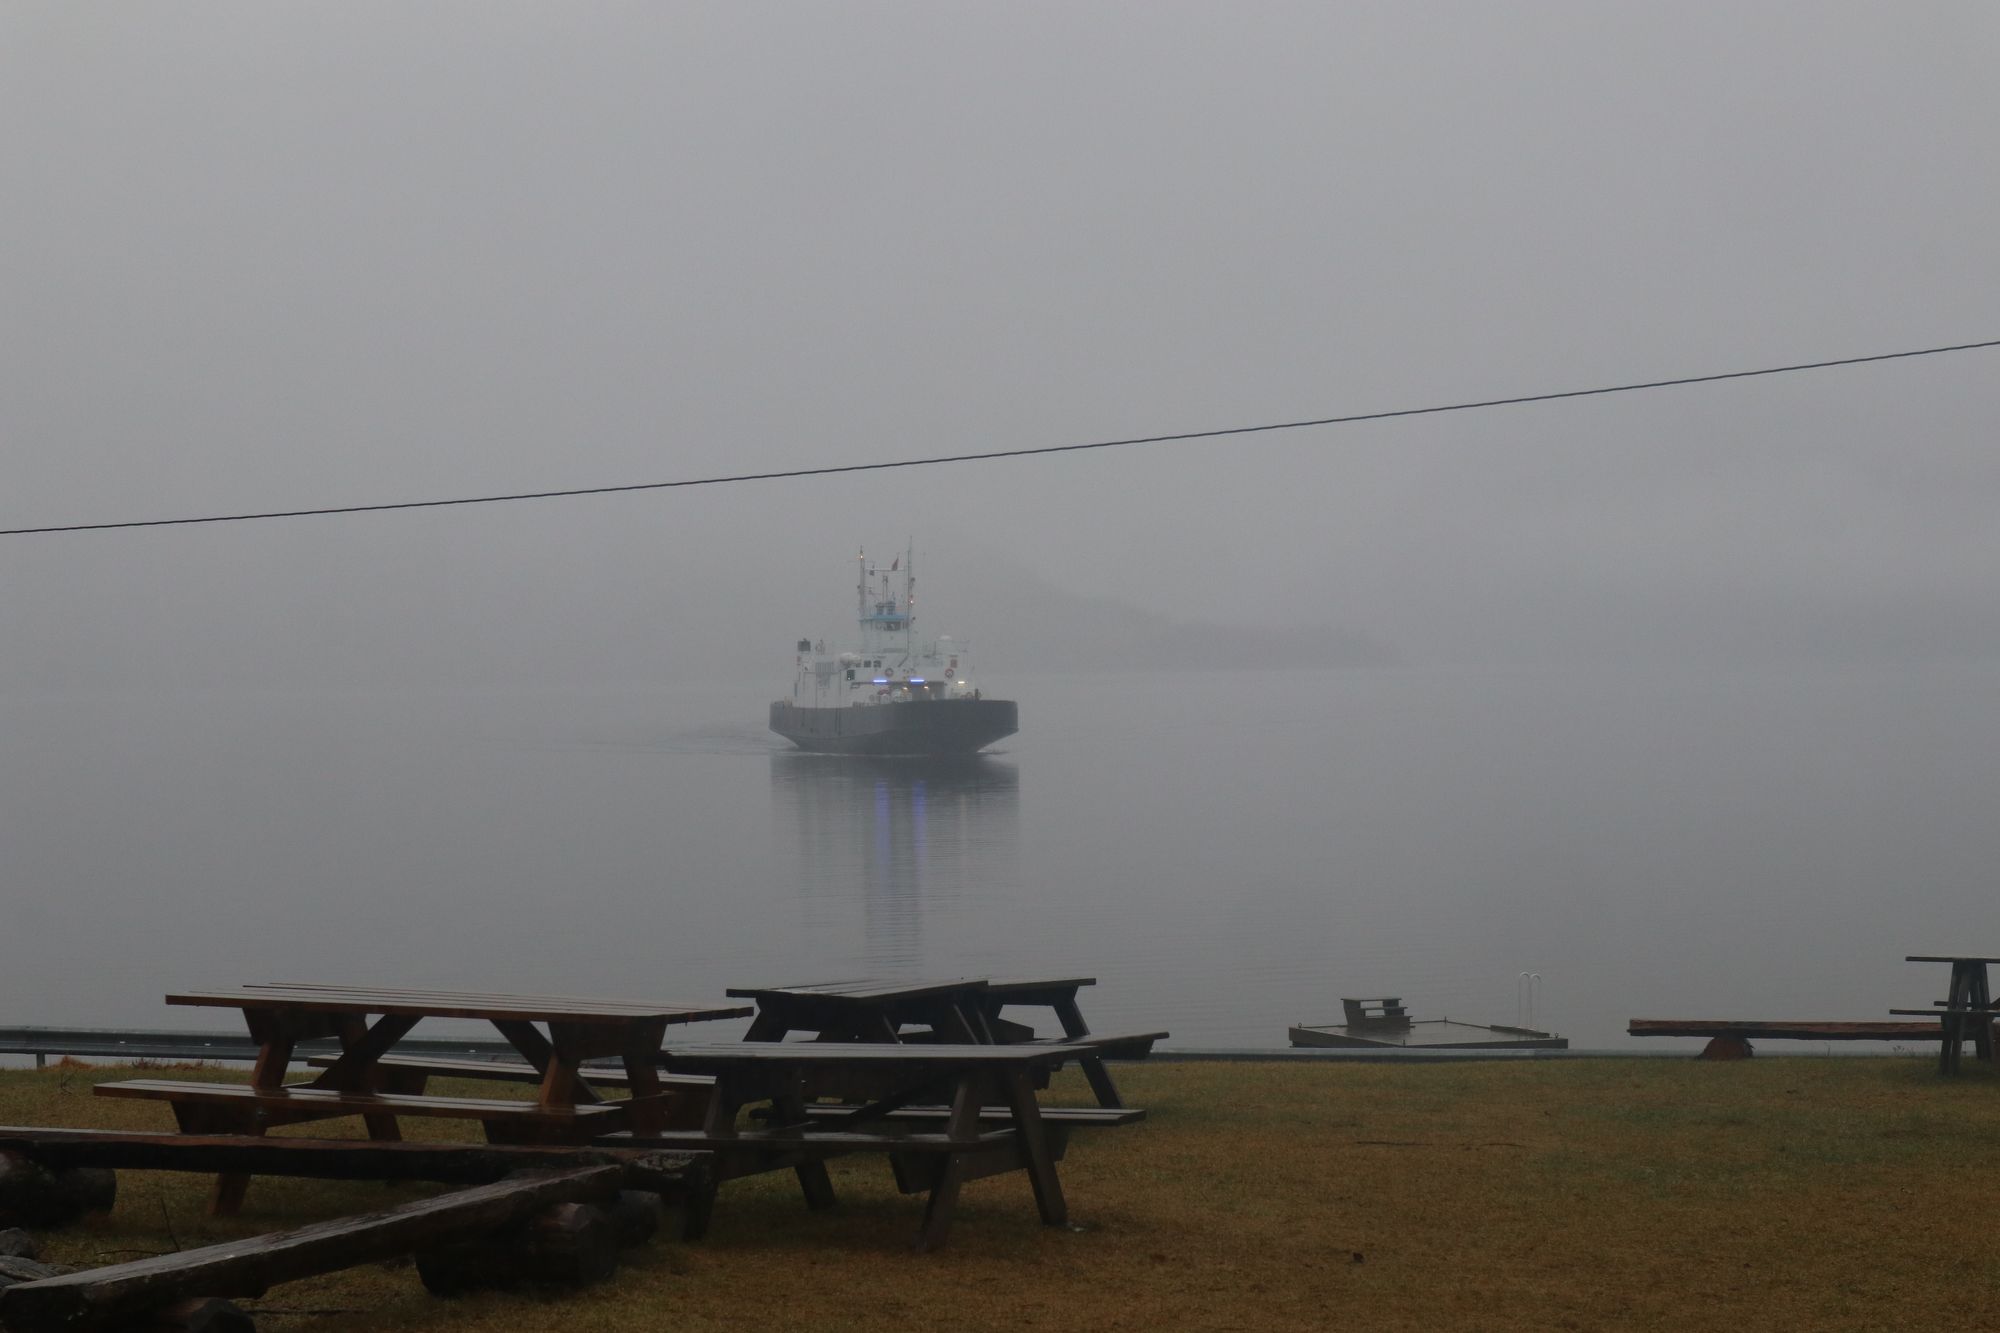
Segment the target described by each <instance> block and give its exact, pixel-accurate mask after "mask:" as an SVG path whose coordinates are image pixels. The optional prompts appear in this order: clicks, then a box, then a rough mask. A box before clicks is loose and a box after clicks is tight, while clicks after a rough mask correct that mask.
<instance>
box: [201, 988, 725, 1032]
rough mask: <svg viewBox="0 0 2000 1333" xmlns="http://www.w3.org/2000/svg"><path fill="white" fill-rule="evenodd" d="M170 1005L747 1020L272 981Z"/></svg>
mask: <svg viewBox="0 0 2000 1333" xmlns="http://www.w3.org/2000/svg"><path fill="white" fill-rule="evenodd" d="M166 1000H167V1003H168V1004H184V1005H199V1006H209V1007H213V1008H227V1009H245V1010H251V1009H284V1010H292V1011H295V1012H303V1013H329V1014H355V1013H362V1014H403V1015H410V1014H415V1015H418V1016H421V1017H425V1018H481V1019H487V1020H495V1019H499V1020H504V1021H513V1022H530V1023H542V1022H552V1023H624V1022H634V1021H665V1022H668V1023H696V1022H703V1021H706V1020H709V1019H722V1018H748V1017H750V1015H751V1014H752V1013H753V1012H754V1010H752V1008H751V1007H750V1006H748V1005H727V1004H713V1003H710V1004H689V1003H686V1002H655V1001H638V1000H614V999H591V998H587V997H582V996H574V995H512V994H503V993H499V992H487V991H447V990H406V989H392V988H389V987H373V986H329V985H318V984H307V983H294V982H270V983H262V984H251V985H244V986H234V987H229V988H225V989H218V990H191V991H181V992H178V993H175V994H171V995H168V996H167V997H166Z"/></svg>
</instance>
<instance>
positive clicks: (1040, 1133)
mask: <svg viewBox="0 0 2000 1333" xmlns="http://www.w3.org/2000/svg"><path fill="white" fill-rule="evenodd" d="M1007 1108H1008V1109H1009V1110H1010V1111H1012V1112H1013V1113H1014V1132H1015V1134H1017V1135H1019V1136H1020V1140H1021V1155H1022V1156H1023V1157H1025V1158H1027V1161H1028V1181H1029V1183H1030V1184H1032V1185H1033V1186H1034V1187H1035V1206H1036V1207H1037V1208H1039V1209H1040V1210H1041V1213H1042V1223H1043V1225H1045V1226H1052V1227H1059V1226H1061V1225H1063V1223H1065V1222H1067V1221H1069V1205H1068V1204H1066V1203H1065V1202H1064V1201H1063V1192H1062V1181H1060V1180H1058V1179H1057V1178H1056V1164H1055V1159H1054V1157H1052V1156H1051V1155H1050V1150H1049V1136H1048V1129H1047V1127H1046V1126H1045V1125H1043V1124H1042V1111H1041V1107H1039V1106H1037V1105H1036V1104H1035V1085H1034V1083H1033V1082H1032V1081H1031V1080H1030V1079H1029V1077H1028V1074H1027V1071H1026V1070H1014V1071H1012V1072H1010V1073H1009V1074H1008V1075H1007Z"/></svg>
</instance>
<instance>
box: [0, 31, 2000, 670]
mask: <svg viewBox="0 0 2000 1333" xmlns="http://www.w3.org/2000/svg"><path fill="white" fill-rule="evenodd" d="M1996 57H2000V16H1996V14H1995V12H1994V11H1993V10H1992V8H1991V7H1989V6H1983V5H1921V6H1895V7H1886V6H1848V5H1828V4H1822V3H1813V4H1798V5H1765V6H1757V7H1754V8H1751V9H1744V8H1742V7H1739V6H1721V5H1703V6H1657V7H1646V8H1637V7H1606V6H1598V5H1589V4H1554V5H1550V4H1527V5H1509V6H1504V7H1488V6H1473V5H1463V6H1432V7H1413V6H1355V5H1337V6H1329V5H1320V4H1298V5H1262V6H1257V7H1254V8H1247V9H1246V8H1242V7H1234V6H1230V7H1223V6H1206V5H1162V4H1157V3H1147V4H1143V5H1142V4H1122V5H1112V4H1106V5H1094V6H1072V5H1057V4H1049V5H1025V4H1016V5H1003V6H923V5H869V4H846V5H840V6H809V5H758V4H741V3H730V4H717V5H706V6H690V5H677V6H656V5H595V6H570V5H563V6H554V5H547V6H526V5H495V4H469V3H467V4H438V5H427V6H406V5H400V4H345V5H340V6H329V7H320V8H313V9H301V8H298V7H289V6H287V7H268V6H261V5H233V6H232V5H221V6H204V7H199V8H186V7H155V8H146V9H140V10H129V9H127V10H119V11H108V10H104V9H101V8H97V7H87V6H74V5H68V4H31V3H21V4H14V5H10V6H8V8H7V9H6V11H5V14H4V15H0V124H4V125H5V126H6V127H7V128H6V129H5V130H4V131H0V174H4V179H5V180H6V181H7V190H6V205H5V207H4V209H0V290H4V292H5V308H6V311H7V315H6V318H5V320H4V321H0V462H4V468H5V472H4V480H5V484H4V486H0V526H6V527H23V526H35V525H44V524H61V523H85V522H103V521H116V520H125V519H135V518H164V517H183V516H191V515H205V514H223V513H232V512H242V511H260V510H268V509H293V508H311V507H319V506H339V505H357V504H370V503H382V502H394V501H406V500H424V499H439V498H446V497H455V496H475V495H488V494H500V493H510V492H518V491H537V490H546V489H559V488H568V487H582V486H596V485H618V484H629V483H639V482H652V481H666V480H675V479H684V478H698V477H703V476H708V475H717V474H729V473H737V472H744V471H766V470H777V469H786V468H797V467H814V466H826V465H836V464H844V463H853V462H868V461H877V460H889V459H897V458H908V457H921V456H926V455H933V454H943V453H961V452H969V451H979V450H998V449H1010V448H1027V447H1037V446H1044V445H1054V444H1068V443H1077V442H1085V441H1091V440H1096V439H1103V438H1113V437H1125V436H1131V435H1144V434H1154V433H1165V432H1172V431H1186V430H1201V429H1209V428H1217V427H1225V426H1235V425H1244V424H1252V423H1258V422H1266V421H1283V420H1292V419H1299V418H1302V417H1317V416H1326V415H1335V414H1344V413H1351V412H1367V411H1376V410H1384V409H1393V408H1402V407H1412V406H1422V405H1427V404H1433V403H1444V402H1453V401H1461V400H1465V399H1475V398H1484V397H1490V396H1502V395H1511V394H1520V393H1532V392H1537V391H1548V390H1562V389H1573V388H1586V387H1591V386H1594V385H1599V384H1612V383H1621V382H1627V381H1632V380H1641V379H1651V378H1657V377H1665V376H1674V375H1687V374H1700V373H1705V372H1711V371H1722V370H1732V369H1745V368H1751V367H1756V366H1763V365H1773V364H1782V363H1785V362H1788V361H1799V360H1814V359H1820V358H1828V357H1839V356H1849V355H1862V354H1868V353H1872V352H1882V351H1894V350H1899V349H1903V348H1911V347H1923V346H1932V345H1938V344H1944V343H1952V342H1963V341H1971V340H1976V339H1981V338H1985V337H1990V336H1993V335H1994V334H1995V326H1994V324H1993V311H1994V310H1995V309H1996V302H1995V297H1996V295H2000V248H1996V247H1995V245H1994V244H1993V237H1994V235H1995V234H1996V222H2000V207H1996V202H1997V201H2000V186H1996V185H1995V181H1996V180H2000V172H1996V170H1995V162H1994V152H1993V137H1992V126H1993V125H1994V124H1996V123H2000V85H1996V83H1995V82H1994V80H1993V79H1992V78H1991V70H1992V69H1993V67H1994V64H1995V59H1996ZM1994 358H1995V353H1994V352H1991V351H1985V352H1967V353H1959V354H1955V355H1950V356H1940V357H1935V358H1929V359H1923V360H1915V361H1906V362H1893V363H1888V364H1882V365H1873V366H1865V367H1857V368H1853V369H1846V370H1830V371H1817V372H1809V373H1802V374H1798V375H1793V376H1787V377H1781V378H1771V379H1755V380H1748V381H1739V382H1733V383H1725V384H1715V385H1704V386H1694V387H1688V388H1678V389H1671V390H1662V391H1656V392H1651V393H1646V394H1632V395H1620V396H1614V397H1608V398H1599V399H1589V400H1583V401H1572V402H1561V403H1552V404H1545V405H1538V406H1529V407H1515V408H1504V409H1495V410H1491V411H1485V412H1478V413H1465V414H1453V415H1446V416H1438V417H1426V418H1418V419H1414V420H1403V421H1391V422H1382V423H1374V424H1367V425H1358V426H1346V427H1335V428H1325V429H1315V430H1303V431H1296V432H1290V433H1283V434H1272V435H1257V436H1247V437H1237V438H1227V439H1221V440H1208V441H1192V442H1185V443H1175V444H1161V445H1146V446H1133V447H1128V448H1122V449H1114V450H1107V451H1102V452H1094V453H1085V454H1071V455H1061V456H1056V457H1051V458H1039V459H1028V460H1020V461H1006V462H986V463H971V464H963V465H954V466H940V467H926V468H918V469H913V470H909V471H900V472H874V473H863V474H858V475H849V476H837V477H822V478H813V479H801V480H791V481H776V482H761V483H751V484H742V485H734V486H718V487H706V488H691V489H678V490H666V491H649V492H640V493H635V494H626V495H614V496H602V497H592V498H578V499H562V500H549V501H542V502H535V503H518V504H508V505H498V506H487V507H473V508H464V509H426V510H414V511H404V512H396V513H387V514H373V515H359V516H347V517H325V518H307V519H293V520H283V521H270V522H261V523H241V524H223V525H217V526H212V527H186V528H163V529H141V530H135V531H127V532H113V533H101V534H71V535H58V536H36V537H9V538H5V539H4V541H5V543H6V547H5V549H6V553H7V557H8V559H7V577H6V578H5V579H4V580H0V607H4V612H5V622H4V623H5V627H6V632H5V634H4V635H0V679H4V680H6V681H7V682H9V684H8V686H7V688H9V689H20V688H35V689H44V688H50V689H52V688H78V687H91V686H95V685H114V684H115V685H117V686H118V687H120V688H150V687H154V686H161V687H174V688H183V687H204V686H209V685H215V686H220V687H232V688H233V687H242V686H249V685H267V684H268V685H285V684H298V683H310V684H313V685H315V686H326V687H356V688H367V687H369V686H371V685H373V684H376V683H382V682H399V683H400V682H407V681H423V682H426V683H432V684H442V685H450V684H455V683H481V682H499V683H505V682H509V681H517V680H518V681H538V682H567V681H579V680H590V679H598V680H608V681H624V682H643V681H645V680H647V679H650V678H653V677H656V676H659V675H662V674H665V673H673V674H677V675H705V676H725V675H726V676H729V677H732V678H735V677H741V676H743V675H745V674H746V673H768V674H771V675H773V678H774V680H775V679H776V677H777V675H778V674H779V673H782V672H783V671H784V670H785V668H786V665H787V649H788V646H789V644H790V642H791V640H793V639H794V638H796V637H797V636H799V635H800V634H802V633H813V634H820V633H825V634H839V633H842V632H843V631H844V630H845V628H846V616H847V612H848V606H849V590H850V588H851V569H852V566H851V563H850V561H851V557H852V555H853V552H854V550H855V548H856V547H857V546H860V545H867V546H869V547H870V548H871V549H876V550H887V549H891V548H896V549H900V548H901V547H902V546H903V545H904V544H905V543H906V542H908V541H914V543H915V545H916V548H917V552H918V559H919V561H920V563H921V568H922V569H923V570H924V595H925V599H926V606H925V612H926V615H927V618H928V620H929V622H930V623H929V628H931V629H932V630H935V631H945V632H954V633H958V634H961V635H965V636H970V637H973V638H974V639H975V641H981V642H985V643H987V644H988V645H989V649H990V651H991V652H993V653H1000V654H1003V655H1004V660H1007V661H1009V662H1011V663H1013V664H1016V665H1018V666H1022V667H1026V666H1031V665H1032V666H1035V667H1040V668H1049V667H1057V668H1060V667H1063V666H1070V665H1075V666H1099V665H1124V666H1135V665H1148V664H1160V663H1162V662H1163V661H1167V660H1169V659H1171V658H1173V657H1174V656H1175V653H1174V651H1173V647H1172V645H1173V644H1174V643H1175V641H1176V635H1175V632H1174V631H1175V630H1176V629H1177V627H1185V630H1186V634H1185V636H1184V639H1183V641H1184V642H1186V643H1189V644H1194V643H1197V642H1199V643H1204V644H1213V643H1215V642H1217V641H1218V640H1220V641H1223V642H1226V641H1227V640H1228V639H1229V638H1230V636H1231V634H1232V632H1240V633H1241V634H1243V635H1245V636H1247V637H1246V638H1245V642H1246V643H1250V644H1254V645H1256V648H1255V650H1254V651H1247V652H1246V653H1245V656H1247V657H1250V658H1253V659H1257V660H1253V661H1252V662H1250V663H1249V664H1251V665H1256V664H1259V662H1261V661H1272V660H1280V659H1289V660H1291V661H1294V662H1296V661H1297V660H1299V659H1308V660H1328V661H1355V662H1367V663H1378V664H1379V663H1384V662H1405V663H1407V662H1420V663H1438V662H1472V663H1482V662H1509V663H1557V662H1563V661H1569V660H1584V661H1606V662H1631V663H1644V664H1646V665H1648V666H1649V667H1651V666H1658V665H1661V664H1674V663H1680V662H1686V663H1690V664H1714V663H1718V662H1722V663H1728V662H1736V661H1744V660H1750V661H1758V662H1773V661H1775V662H1787V663H1800V664H1811V663H1814V662H1830V663H1842V662H1849V661H1853V660H1856V659H1866V660H1869V661H1871V662H1881V661H1904V660H1936V659H1959V658H1965V657H1982V656H1991V655H1993V654H1995V653H1996V652H2000V619H1996V612H1995V607H1996V605H2000V601H1996V598H1995V596H1994V593H1995V588H1994V583H1995V579H1996V576H2000V558H1997V557H2000V549H1996V547H2000V526H1996V525H1995V523H1994V522H1993V521H1992V515H1993V506H1994V501H1995V498H1996V495H2000V452H1996V451H1995V450H1994V448H1993V447H1992V445H1993V442H1992V438H1991V432H1992V422H1993V419H1994V408H1995V405H1996V400H2000V387H1996V386H2000V376H1997V375H1996V374H1995V360H1994ZM1052 607H1061V608H1063V609H1064V610H1063V614H1062V615H1050V614H1044V611H1046V609H1047V608H1052ZM1037 608H1042V610H1038V609H1037ZM1135 623H1142V624H1143V625H1145V626H1149V627H1150V628H1148V629H1146V631H1145V632H1144V633H1142V634H1139V635H1138V638H1139V639H1140V640H1143V642H1144V644H1145V651H1144V652H1143V653H1139V654H1135V655H1136V656H1139V657H1141V658H1143V659H1145V660H1143V661H1139V662H1134V661H1131V660H1130V659H1129V658H1121V654H1120V653H1119V652H1118V651H1114V650H1113V649H1112V648H1108V647H1107V646H1106V644H1107V643H1108V644H1113V645H1115V644H1117V643H1119V642H1121V641H1123V642H1130V641H1131V636H1130V635H1128V634H1127V633H1126V631H1127V630H1129V629H1130V628H1131V626H1132V625H1133V624H1135ZM1094 628H1095V629H1105V630H1109V631H1116V632H1113V633H1106V634H1104V635H1103V636H1101V637H1102V640H1103V641H1099V639H1098V638H1094V637H1093V633H1094ZM1196 656H1200V657H1203V658H1204V663H1203V664H1204V665H1215V662H1214V657H1215V656H1216V653H1215V652H1214V651H1211V650H1210V649H1207V648H1204V649H1202V650H1201V651H1200V652H1198V653H1196ZM774 688H775V686H774Z"/></svg>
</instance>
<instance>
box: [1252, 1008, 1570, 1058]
mask: <svg viewBox="0 0 2000 1333" xmlns="http://www.w3.org/2000/svg"><path fill="white" fill-rule="evenodd" d="M1340 1006H1341V1009H1342V1010H1343V1011H1344V1012H1345V1015H1346V1021H1345V1022H1343V1023H1302V1024H1297V1025H1295V1026H1293V1027H1292V1029H1291V1039H1292V1045H1294V1046H1346V1047H1377V1048H1383V1047H1388V1048H1400V1049H1404V1050H1428V1051H1477V1050H1507V1051H1566V1050H1568V1049H1569V1038H1568V1037H1558V1036H1557V1035H1556V1034H1555V1033H1553V1032H1542V1031H1539V1030H1537V1029H1535V1028H1524V1027H1508V1026H1506V1025H1504V1024H1500V1023H1462V1022H1459V1021H1458V1020H1457V1019H1452V1018H1411V1017H1410V1014H1409V1010H1407V1009H1406V1008H1404V1006H1403V1002H1402V1000H1401V999H1399V998H1397V997H1395V996H1388V997H1385V998H1381V999H1369V1000H1361V999H1348V998H1345V997H1343V998H1342V1000H1341V1001H1340Z"/></svg>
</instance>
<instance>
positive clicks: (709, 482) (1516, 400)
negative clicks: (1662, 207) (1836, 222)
mask: <svg viewBox="0 0 2000 1333" xmlns="http://www.w3.org/2000/svg"><path fill="white" fill-rule="evenodd" d="M1992 347H2000V338H1989V339H1987V340H1986V341H1984V342H1973V343H1954V344H1952V345H1951V346H1949V347H1919V348H1915V349H1913V350H1911V351H1906V352H1877V353H1875V354H1874V355H1872V356H1846V357H1840V358H1838V359H1835V360H1832V361H1802V362H1798V363H1796V364H1794V365H1788V366H1765V367H1763V368H1761V369H1758V370H1725V371H1719V372H1717V373H1715V374H1712V375H1683V376H1680V377H1679V378H1677V379H1666V380H1644V381H1641V382H1639V383H1636V384H1609V385H1603V386H1600V387H1598V388H1595V389H1563V390H1559V391H1557V392H1554V393H1524V394H1516V395H1514V396H1513V397H1510V398H1481V399H1476V400H1474V401H1471V402H1464V403H1440V404H1434V405H1432V406H1430V407H1399V408H1392V409H1390V410H1388V411H1384V412H1355V413H1350V414H1348V415H1346V416H1337V417H1314V418H1312V419H1310V420H1306V421H1272V422H1266V423H1264V424H1262V425H1257V426H1224V427H1220V428H1218V429H1215V430H1188V431H1178V432H1175V433H1174V434H1171V435H1135V436H1131V437H1129V438H1127V439H1121V440H1092V441H1089V442H1088V443H1084V444H1047V445H1040V446H1037V447H1033V448H1027V449H992V450H987V451H985V452H982V453H973V454H939V455H935V456H932V457H929V458H898V459H892V460H889V461H887V462H880V463H840V464H832V465H829V466H826V467H802V468H787V469H784V470H783V471H777V472H739V473H734V474H732V475H729V476H720V477H685V478H682V479H681V480H678V481H641V482H631V483H627V484H625V485H621V486H577V487H572V488H570V489H567V490H560V491H521V492H518V493H515V494H511V495H469V496H459V497H456V498H453V499H448V500H397V501H391V502H388V503H383V504H363V505H328V506H324V507H321V508H316V509H273V510H266V511H263V512H260V513H248V514H205V515H201V516H199V517H189V518H138V519H126V520H123V521H120V522H112V523H63V524H52V525H49V526H47V527H38V528H0V537H30V536H38V535H41V534H45V533H56V532H106V531H110V530H112V529H114V528H169V527H187V526H192V525H194V524H198V523H247V522H250V521H252V520H254V519H267V518H314V517H319V516H323V515H329V514H378V513H384V512H387V511H389V510H392V509H443V508H447V507H449V506H453V505H490V504H507V503H510V502H512V501H517V500H560V499H566V498H569V497H572V496H579V495H617V494H620V493H622V492H626V491H665V490H674V489H677V488H679V487H683V486H729V485H734V484H736V483H739V482H748V481H784V480H788V479H790V478H793V477H830V476H834V475H836V474H838V473H842V472H885V471H888V470H890V469H892V468H907V467H934V466H937V465H939V464H943V463H979V462H987V461H992V460H996V459H1002V458H1035V457H1039V456H1041V455H1044V454H1073V453H1082V452H1083V451H1085V450H1088V449H1119V448H1123V447H1124V446H1126V445H1131V444H1170V443H1173V442H1175V441H1178V440H1214V439H1220V438H1222V437H1224V436H1228V435H1258V434H1264V433H1268V432H1271V431H1280V430H1306V429H1308V428H1310V427H1313V426H1347V425H1353V424H1355V423H1358V422H1363V421H1388V420H1391V419H1393V418H1396V417H1423V416H1435V415H1437V414H1439V413H1443V412H1471V411H1476V410H1478V409H1481V408H1488V407H1518V406H1521V405H1522V404H1526V403H1552V402H1556V401H1558V400H1560V399H1564V398H1594V397H1599V396H1602V395H1604V394H1613V393H1637V392H1638V391H1640V390H1642V389H1671V388H1676V387H1678V386H1680V385H1684V384H1714V383H1717V382H1719V381H1721V380H1743V379H1753V378H1756V377H1757V376H1760V375H1789V374H1792V373H1794V372H1796V371H1801V370H1831V369H1833V368H1835V367H1838V366H1860V365H1867V364H1869V363H1870V362H1875V361H1903V360H1908V359H1909V358H1911V357H1919V356H1941V355H1943V354H1944V353H1946V352H1972V351H1979V350H1982V349H1985V348H1992Z"/></svg>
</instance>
